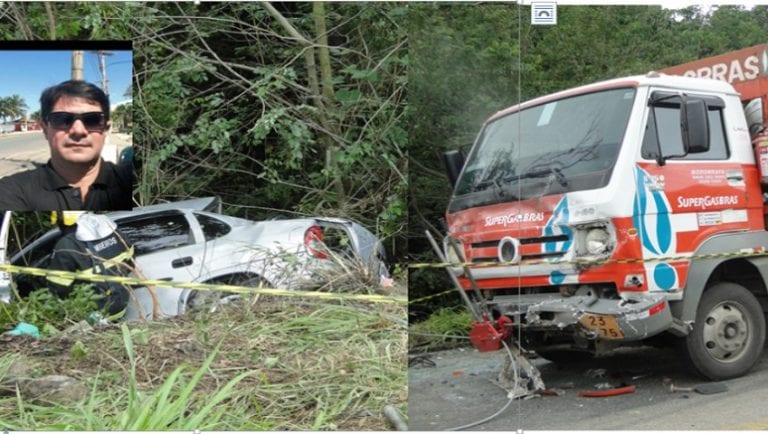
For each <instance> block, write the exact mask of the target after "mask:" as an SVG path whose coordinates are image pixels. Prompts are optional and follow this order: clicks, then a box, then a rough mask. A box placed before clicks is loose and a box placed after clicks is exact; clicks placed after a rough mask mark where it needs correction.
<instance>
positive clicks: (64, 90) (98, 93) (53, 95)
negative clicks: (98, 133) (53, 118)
mask: <svg viewBox="0 0 768 434" xmlns="http://www.w3.org/2000/svg"><path fill="white" fill-rule="evenodd" d="M61 97H69V98H83V99H87V100H91V101H95V102H98V103H99V105H101V111H103V112H104V119H105V120H106V121H109V97H108V96H107V95H106V94H105V93H104V91H102V90H101V89H99V87H98V86H96V85H94V84H91V83H88V82H87V81H82V80H67V81H64V82H61V83H59V84H57V85H56V86H51V87H49V88H48V89H45V90H44V91H43V93H42V95H40V112H41V113H40V114H41V117H42V119H43V120H45V121H46V122H47V119H48V115H49V114H51V110H53V106H54V105H55V104H56V101H58V100H59V98H61Z"/></svg>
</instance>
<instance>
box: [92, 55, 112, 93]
mask: <svg viewBox="0 0 768 434" xmlns="http://www.w3.org/2000/svg"><path fill="white" fill-rule="evenodd" d="M95 53H96V55H97V56H99V70H100V71H101V90H103V91H104V93H105V94H107V96H109V80H107V64H106V62H105V61H104V57H105V56H111V55H112V53H110V52H109V51H103V50H99V51H96V52H95Z"/></svg>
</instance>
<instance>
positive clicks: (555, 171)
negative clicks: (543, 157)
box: [520, 166, 568, 187]
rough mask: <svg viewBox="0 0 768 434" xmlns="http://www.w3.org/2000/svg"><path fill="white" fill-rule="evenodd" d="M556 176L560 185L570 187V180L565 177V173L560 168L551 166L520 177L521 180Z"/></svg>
mask: <svg viewBox="0 0 768 434" xmlns="http://www.w3.org/2000/svg"><path fill="white" fill-rule="evenodd" d="M550 175H552V176H554V177H555V179H556V180H557V182H558V183H560V185H562V186H563V187H568V179H567V178H566V177H565V175H563V171H562V170H560V168H559V167H555V166H551V167H545V168H542V169H539V170H531V171H529V172H525V173H523V174H522V175H520V179H525V178H543V177H545V176H550Z"/></svg>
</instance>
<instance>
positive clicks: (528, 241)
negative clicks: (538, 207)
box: [470, 234, 570, 263]
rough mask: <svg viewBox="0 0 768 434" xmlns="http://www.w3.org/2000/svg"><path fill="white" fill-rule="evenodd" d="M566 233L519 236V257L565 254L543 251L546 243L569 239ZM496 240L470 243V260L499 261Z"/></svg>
mask: <svg viewBox="0 0 768 434" xmlns="http://www.w3.org/2000/svg"><path fill="white" fill-rule="evenodd" d="M569 239H570V238H569V237H568V235H566V234H559V235H550V236H540V237H531V238H520V239H519V241H520V259H521V260H522V261H531V260H540V259H558V258H561V257H562V256H563V255H565V253H566V251H565V250H563V251H554V252H544V244H546V243H562V242H566V241H569ZM500 241H501V239H498V240H489V241H481V242H477V243H472V244H471V245H470V246H471V248H472V255H471V257H472V262H473V263H480V262H499V258H498V256H497V248H498V246H499V242H500Z"/></svg>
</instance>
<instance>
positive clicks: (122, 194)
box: [0, 160, 133, 211]
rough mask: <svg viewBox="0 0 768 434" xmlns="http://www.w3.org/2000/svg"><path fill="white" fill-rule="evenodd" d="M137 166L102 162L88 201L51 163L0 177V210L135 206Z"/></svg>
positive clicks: (120, 207)
mask: <svg viewBox="0 0 768 434" xmlns="http://www.w3.org/2000/svg"><path fill="white" fill-rule="evenodd" d="M132 194H133V168H132V167H131V166H130V165H120V166H118V165H115V164H113V163H110V162H108V161H104V160H102V161H101V168H100V169H99V174H98V175H97V176H96V180H95V181H94V182H93V184H91V187H90V188H89V189H88V196H87V197H86V200H85V202H83V198H82V197H81V195H80V189H79V188H75V187H70V185H69V184H68V183H67V181H65V180H64V178H62V177H61V176H60V175H59V174H58V173H56V171H55V170H53V166H51V161H50V160H48V162H47V163H46V164H44V165H42V166H39V167H37V168H35V169H32V170H28V171H26V172H21V173H16V174H14V175H11V176H6V177H4V178H2V179H0V210H5V211H64V210H75V211H80V210H83V211H114V210H129V209H131V208H132V207H133V202H132V200H131V197H132Z"/></svg>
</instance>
